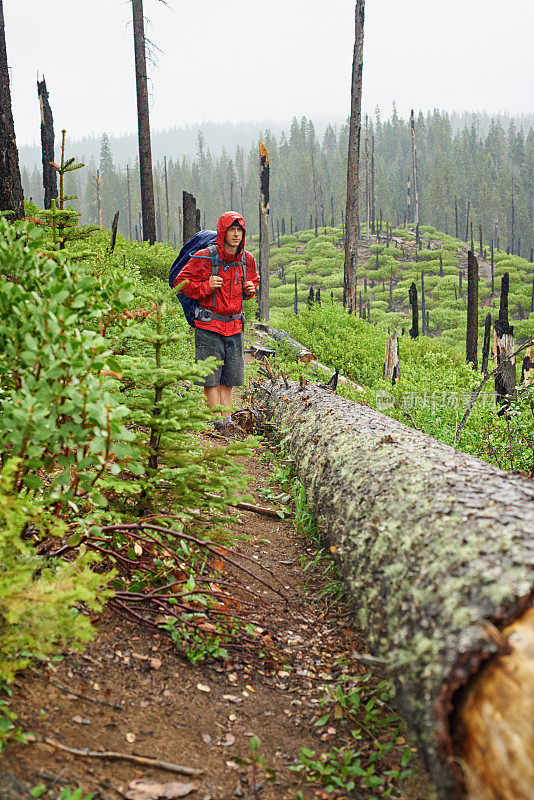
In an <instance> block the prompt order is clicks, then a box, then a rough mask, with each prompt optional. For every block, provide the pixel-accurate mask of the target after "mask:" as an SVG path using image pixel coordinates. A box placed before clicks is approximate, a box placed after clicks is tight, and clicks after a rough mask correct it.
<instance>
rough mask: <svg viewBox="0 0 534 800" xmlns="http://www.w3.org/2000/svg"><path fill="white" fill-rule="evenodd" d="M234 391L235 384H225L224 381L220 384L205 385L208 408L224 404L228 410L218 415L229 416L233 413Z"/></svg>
mask: <svg viewBox="0 0 534 800" xmlns="http://www.w3.org/2000/svg"><path fill="white" fill-rule="evenodd" d="M233 391H234V387H233V386H225V385H224V384H222V383H221V384H220V385H219V386H204V397H205V398H206V403H207V405H208V408H213V406H224V407H225V409H226V411H224V412H222V413H221V412H219V413H218V414H216V416H222V417H229V416H230V414H231V413H232V402H233Z"/></svg>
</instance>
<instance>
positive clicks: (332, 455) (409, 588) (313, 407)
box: [260, 381, 534, 800]
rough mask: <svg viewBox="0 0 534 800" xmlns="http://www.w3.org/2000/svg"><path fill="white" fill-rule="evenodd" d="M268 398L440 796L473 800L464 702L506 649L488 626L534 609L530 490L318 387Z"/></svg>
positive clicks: (269, 392)
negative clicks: (463, 739)
mask: <svg viewBox="0 0 534 800" xmlns="http://www.w3.org/2000/svg"><path fill="white" fill-rule="evenodd" d="M263 388H264V389H265V391H264V392H263V399H264V402H265V404H266V405H267V407H268V408H269V409H270V410H271V411H272V412H273V414H274V417H275V420H276V421H277V423H278V424H279V425H280V427H281V428H282V429H283V430H284V431H285V432H286V444H287V447H288V449H289V452H290V454H291V457H292V458H293V459H294V462H295V467H296V470H297V474H298V476H299V478H300V480H301V481H302V483H303V485H304V488H305V491H306V498H307V502H308V504H309V506H310V508H311V510H312V511H313V513H314V514H315V516H316V518H317V520H318V523H319V525H320V527H321V528H322V529H323V531H325V535H326V536H327V537H328V539H329V540H330V543H331V544H332V545H335V548H334V549H335V551H336V558H337V559H338V561H339V567H340V571H341V574H342V575H343V578H344V581H345V584H346V587H347V591H348V593H349V596H350V598H351V600H352V603H353V606H354V609H355V615H356V621H357V623H358V625H359V627H360V628H361V630H362V632H363V633H364V634H365V636H366V639H367V642H368V644H369V647H370V650H371V653H372V654H373V655H374V656H377V657H380V658H384V659H386V660H387V661H388V663H389V664H391V666H392V670H393V674H394V676H395V680H396V685H397V701H398V705H399V707H400V710H401V712H402V713H403V716H404V717H405V719H406V721H407V723H408V725H409V727H410V728H411V731H412V733H413V735H414V736H415V738H416V740H417V743H418V746H419V749H420V752H421V754H422V756H423V758H424V761H425V764H426V767H427V769H428V771H429V773H430V775H431V777H432V779H433V780H434V782H435V785H436V788H437V790H438V792H439V795H440V797H442V798H444V799H445V798H446V799H447V800H450V799H451V798H453V797H462V796H465V789H464V785H463V774H462V771H461V768H460V765H459V758H458V754H457V752H455V750H454V741H453V731H452V730H451V726H452V725H453V724H454V723H453V712H454V708H455V702H456V700H457V698H458V696H459V690H460V689H461V688H462V687H464V686H465V685H466V684H467V683H468V682H469V681H470V680H471V679H472V678H473V677H474V676H475V675H476V674H477V672H478V671H479V670H480V668H481V666H482V665H483V664H484V662H485V661H487V660H488V659H490V658H491V657H492V656H494V655H495V654H496V653H497V652H498V650H499V646H498V643H496V642H495V638H494V637H492V636H491V635H489V634H488V625H487V623H488V622H489V623H491V624H492V625H494V626H496V627H497V628H503V627H504V626H505V625H507V624H510V623H511V622H513V621H514V620H515V619H517V618H518V617H520V616H521V615H522V614H523V613H524V612H525V611H526V610H527V609H528V608H530V607H531V606H532V603H533V600H534V571H533V569H532V567H533V565H534V502H533V501H534V483H533V482H532V481H531V480H529V479H527V478H525V477H523V476H521V475H517V474H511V473H506V472H503V471H501V470H498V469H496V468H494V467H493V466H491V465H490V464H487V463H485V462H483V461H480V460H478V459H476V458H474V457H472V456H469V455H467V454H465V453H462V452H460V451H457V450H454V449H453V448H452V447H449V446H447V445H445V444H443V443H441V442H438V441H437V440H435V439H433V438H432V437H430V436H427V435H426V434H423V433H421V432H419V431H416V430H414V429H412V428H409V427H407V426H405V425H403V424H402V423H400V422H398V421H397V420H394V419H391V418H389V417H386V416H385V415H383V414H380V413H379V412H377V411H374V410H373V409H371V408H370V407H369V406H367V405H365V404H363V403H356V402H353V401H350V400H346V399H345V398H342V397H339V396H338V395H336V394H334V393H333V392H330V391H327V390H324V389H321V388H319V387H316V386H310V385H309V384H307V385H306V386H304V387H302V388H301V387H299V384H298V383H294V382H290V383H289V388H288V387H287V386H286V385H285V384H284V383H282V382H273V381H271V382H269V383H267V384H264V387H263ZM260 391H261V390H260ZM532 796H534V794H533V795H532Z"/></svg>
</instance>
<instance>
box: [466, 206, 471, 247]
mask: <svg viewBox="0 0 534 800" xmlns="http://www.w3.org/2000/svg"><path fill="white" fill-rule="evenodd" d="M470 208H471V201H470V200H468V201H467V214H466V218H465V241H466V242H467V240H468V238H469V209H470Z"/></svg>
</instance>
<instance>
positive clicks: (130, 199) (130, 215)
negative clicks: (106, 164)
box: [126, 164, 137, 239]
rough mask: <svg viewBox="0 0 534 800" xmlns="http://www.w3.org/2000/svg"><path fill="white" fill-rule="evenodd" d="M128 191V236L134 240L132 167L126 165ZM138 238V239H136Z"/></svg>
mask: <svg viewBox="0 0 534 800" xmlns="http://www.w3.org/2000/svg"><path fill="white" fill-rule="evenodd" d="M126 191H127V194H128V235H129V237H130V239H131V238H132V196H131V192H130V167H129V166H128V164H126ZM136 238H137V237H136Z"/></svg>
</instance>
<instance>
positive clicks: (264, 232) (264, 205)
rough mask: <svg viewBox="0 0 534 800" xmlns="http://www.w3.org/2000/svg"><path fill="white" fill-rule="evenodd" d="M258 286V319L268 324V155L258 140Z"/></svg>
mask: <svg viewBox="0 0 534 800" xmlns="http://www.w3.org/2000/svg"><path fill="white" fill-rule="evenodd" d="M259 211H260V254H259V255H260V257H259V262H260V263H259V272H260V285H259V288H258V317H259V319H260V321H262V322H269V258H270V248H269V153H268V152H267V148H266V147H265V145H264V144H263V142H262V141H261V139H260V203H259Z"/></svg>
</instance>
